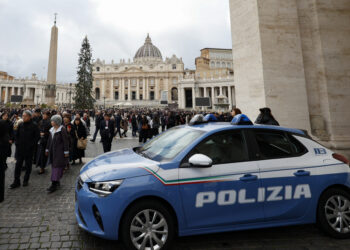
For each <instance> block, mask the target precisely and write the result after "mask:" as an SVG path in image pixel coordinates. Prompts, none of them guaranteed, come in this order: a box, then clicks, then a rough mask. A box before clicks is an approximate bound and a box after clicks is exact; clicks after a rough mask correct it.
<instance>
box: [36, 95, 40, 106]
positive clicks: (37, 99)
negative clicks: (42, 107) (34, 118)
mask: <svg viewBox="0 0 350 250" xmlns="http://www.w3.org/2000/svg"><path fill="white" fill-rule="evenodd" d="M39 97H40V96H39V95H37V96H36V106H39Z"/></svg>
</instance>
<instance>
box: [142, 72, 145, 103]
mask: <svg viewBox="0 0 350 250" xmlns="http://www.w3.org/2000/svg"><path fill="white" fill-rule="evenodd" d="M142 100H146V78H145V77H144V78H143V79H142Z"/></svg>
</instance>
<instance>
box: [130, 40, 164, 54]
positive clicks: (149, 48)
mask: <svg viewBox="0 0 350 250" xmlns="http://www.w3.org/2000/svg"><path fill="white" fill-rule="evenodd" d="M142 58H150V59H151V58H155V59H162V54H161V53H160V51H159V49H158V48H157V47H156V46H154V45H153V44H152V40H151V38H150V37H149V34H147V37H146V40H145V43H144V45H142V46H141V47H140V48H139V49H138V50H137V52H136V54H135V57H134V59H142Z"/></svg>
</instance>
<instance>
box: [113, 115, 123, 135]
mask: <svg viewBox="0 0 350 250" xmlns="http://www.w3.org/2000/svg"><path fill="white" fill-rule="evenodd" d="M114 120H115V126H116V127H117V132H116V135H117V134H118V133H119V136H120V138H123V136H122V133H121V131H120V122H121V121H122V116H121V114H120V112H118V114H117V115H116V116H115V119H114Z"/></svg>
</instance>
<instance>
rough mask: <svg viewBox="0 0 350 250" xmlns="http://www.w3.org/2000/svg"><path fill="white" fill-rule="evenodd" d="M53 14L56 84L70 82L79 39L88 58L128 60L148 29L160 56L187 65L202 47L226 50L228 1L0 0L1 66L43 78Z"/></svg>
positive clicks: (229, 42) (21, 73)
mask: <svg viewBox="0 0 350 250" xmlns="http://www.w3.org/2000/svg"><path fill="white" fill-rule="evenodd" d="M55 12H57V13H58V20H57V26H58V28H59V35H58V36H59V40H58V69H57V70H58V72H57V78H58V79H57V80H58V81H60V82H74V81H75V79H76V67H77V61H78V56H77V55H78V53H79V50H80V46H81V42H82V39H83V37H84V36H85V35H87V36H88V38H89V40H90V43H91V46H92V49H93V57H94V58H95V59H96V58H100V59H104V60H106V62H109V61H111V60H114V61H115V62H119V60H120V59H122V58H124V59H128V58H133V56H134V54H135V52H136V51H137V49H138V48H139V47H140V46H141V45H142V44H143V43H144V39H145V37H146V34H147V33H150V36H151V38H152V41H153V43H154V44H155V45H156V46H157V47H158V48H159V49H160V50H161V52H162V55H163V57H164V58H165V57H166V56H168V57H169V56H171V55H172V54H176V55H177V56H179V57H182V58H183V60H184V63H185V67H186V68H194V59H195V57H196V56H198V55H199V53H200V52H199V50H200V49H202V48H204V47H220V48H231V46H232V45H231V44H232V43H231V35H230V23H229V5H228V0H190V1H189V0H177V1H172V0H147V1H145V0H128V1H125V0H74V1H72V0H60V1H56V0H45V1H42V0H11V1H10V0H0V30H1V32H2V39H0V48H1V50H0V70H3V71H8V72H9V73H10V74H12V75H15V76H17V77H24V76H29V75H30V74H31V73H33V72H35V73H37V75H38V76H39V77H44V78H46V71H47V63H48V52H49V42H50V29H51V26H52V25H53V13H55Z"/></svg>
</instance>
